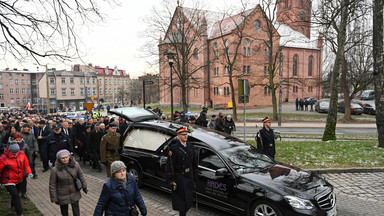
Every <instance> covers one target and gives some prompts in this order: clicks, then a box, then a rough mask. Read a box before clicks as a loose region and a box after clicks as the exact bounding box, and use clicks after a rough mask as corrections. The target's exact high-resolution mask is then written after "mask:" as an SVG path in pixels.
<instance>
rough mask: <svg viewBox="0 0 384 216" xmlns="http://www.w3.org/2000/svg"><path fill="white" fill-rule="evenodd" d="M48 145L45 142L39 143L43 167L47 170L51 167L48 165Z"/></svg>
mask: <svg viewBox="0 0 384 216" xmlns="http://www.w3.org/2000/svg"><path fill="white" fill-rule="evenodd" d="M46 148H47V146H46V144H45V143H39V154H40V159H41V161H42V162H43V168H44V169H45V170H48V169H49V165H48V153H47V149H46Z"/></svg>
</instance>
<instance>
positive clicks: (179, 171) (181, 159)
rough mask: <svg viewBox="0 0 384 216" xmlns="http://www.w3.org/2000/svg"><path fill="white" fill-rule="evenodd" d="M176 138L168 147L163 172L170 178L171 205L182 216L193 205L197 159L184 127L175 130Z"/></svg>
mask: <svg viewBox="0 0 384 216" xmlns="http://www.w3.org/2000/svg"><path fill="white" fill-rule="evenodd" d="M177 138H178V140H177V142H176V143H175V144H174V145H172V146H171V147H170V151H169V155H168V160H167V164H166V168H165V173H166V175H167V177H168V179H172V184H171V185H172V207H173V209H174V210H177V211H179V215H180V216H183V215H186V214H187V211H188V210H189V209H190V208H191V206H192V205H193V188H194V185H195V179H196V177H197V159H196V155H195V150H194V147H193V144H191V143H189V142H188V141H187V140H188V130H187V128H186V127H182V128H179V129H178V130H177Z"/></svg>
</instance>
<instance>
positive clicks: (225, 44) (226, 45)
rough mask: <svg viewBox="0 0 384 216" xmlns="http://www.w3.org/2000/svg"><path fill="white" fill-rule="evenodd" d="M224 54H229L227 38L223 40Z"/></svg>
mask: <svg viewBox="0 0 384 216" xmlns="http://www.w3.org/2000/svg"><path fill="white" fill-rule="evenodd" d="M224 46H225V47H224V56H227V55H229V41H228V40H225V41H224Z"/></svg>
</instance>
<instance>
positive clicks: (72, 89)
mask: <svg viewBox="0 0 384 216" xmlns="http://www.w3.org/2000/svg"><path fill="white" fill-rule="evenodd" d="M71 96H75V89H74V88H71Z"/></svg>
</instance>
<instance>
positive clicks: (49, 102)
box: [45, 64, 51, 115]
mask: <svg viewBox="0 0 384 216" xmlns="http://www.w3.org/2000/svg"><path fill="white" fill-rule="evenodd" d="M45 77H46V81H47V115H48V114H49V110H50V108H51V106H50V104H51V101H50V100H49V81H48V64H45Z"/></svg>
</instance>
